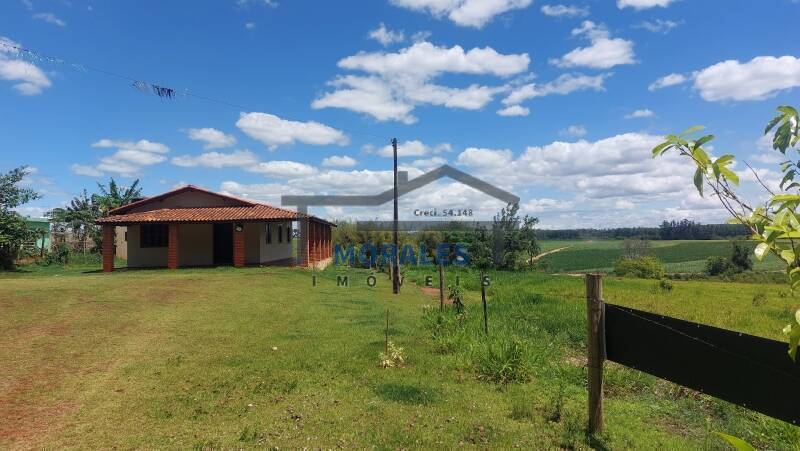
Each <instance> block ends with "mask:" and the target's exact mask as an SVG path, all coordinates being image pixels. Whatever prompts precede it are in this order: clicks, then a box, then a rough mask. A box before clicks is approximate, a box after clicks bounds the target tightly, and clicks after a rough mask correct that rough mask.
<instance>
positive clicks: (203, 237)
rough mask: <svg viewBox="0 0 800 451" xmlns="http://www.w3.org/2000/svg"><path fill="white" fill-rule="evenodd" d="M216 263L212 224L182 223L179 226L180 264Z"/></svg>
mask: <svg viewBox="0 0 800 451" xmlns="http://www.w3.org/2000/svg"><path fill="white" fill-rule="evenodd" d="M213 264H214V227H213V225H212V224H181V225H180V226H179V227H178V266H211V265H213Z"/></svg>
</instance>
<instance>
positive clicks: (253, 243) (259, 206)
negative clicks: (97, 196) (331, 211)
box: [97, 185, 334, 272]
mask: <svg viewBox="0 0 800 451" xmlns="http://www.w3.org/2000/svg"><path fill="white" fill-rule="evenodd" d="M295 223H296V224H297V229H299V231H300V233H299V237H297V238H295V237H294V236H293V235H294V234H293V231H294V229H295V227H294V225H293V224H295ZM97 224H98V225H101V226H102V228H103V271H105V272H110V271H113V270H114V256H115V245H114V241H115V236H116V237H117V240H120V239H122V241H124V249H125V253H126V254H127V260H128V264H127V265H128V267H129V268H152V267H167V268H178V267H190V266H216V265H233V266H236V267H241V266H245V265H298V266H303V267H320V266H325V265H327V264H328V263H329V262H330V261H331V257H332V246H331V231H332V227H334V224H332V223H330V222H328V221H325V220H324V219H320V218H317V217H315V216H311V215H309V214H306V213H300V212H297V211H292V210H287V209H283V208H278V207H273V206H271V205H267V204H263V203H258V202H253V201H249V200H244V199H239V198H236V197H232V196H227V195H224V194H219V193H215V192H212V191H208V190H205V189H202V188H199V187H197V186H193V185H188V186H184V187H182V188H178V189H176V190H173V191H169V192H166V193H164V194H160V195H158V196H153V197H148V198H146V199H142V200H139V201H136V202H133V203H130V204H128V205H125V206H122V207H119V208H115V209H113V210H111V211H109V214H108V216H106V217H104V218H101V219H99V220H97ZM117 227H120V228H121V227H125V231H124V233H120V234H117V233H116V231H115V229H116V228H117ZM295 241H297V242H296V243H295ZM295 245H296V246H295ZM295 247H296V248H297V249H299V251H297V252H295V250H294V249H295Z"/></svg>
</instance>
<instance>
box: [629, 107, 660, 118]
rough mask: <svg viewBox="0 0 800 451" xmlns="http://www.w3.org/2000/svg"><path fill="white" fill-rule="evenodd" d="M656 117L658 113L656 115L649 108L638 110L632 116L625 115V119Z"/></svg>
mask: <svg viewBox="0 0 800 451" xmlns="http://www.w3.org/2000/svg"><path fill="white" fill-rule="evenodd" d="M655 115H656V113H654V112H653V111H652V110H649V109H647V108H642V109H640V110H636V111H634V112H632V113H630V114H626V115H625V119H642V118H645V117H653V116H655Z"/></svg>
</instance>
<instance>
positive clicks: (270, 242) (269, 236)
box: [267, 224, 272, 244]
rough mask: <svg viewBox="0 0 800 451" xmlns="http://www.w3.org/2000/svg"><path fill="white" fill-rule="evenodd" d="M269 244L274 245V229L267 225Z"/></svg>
mask: <svg viewBox="0 0 800 451" xmlns="http://www.w3.org/2000/svg"><path fill="white" fill-rule="evenodd" d="M267 244H272V227H270V225H269V224H267Z"/></svg>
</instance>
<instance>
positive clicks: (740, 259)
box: [731, 242, 753, 272]
mask: <svg viewBox="0 0 800 451" xmlns="http://www.w3.org/2000/svg"><path fill="white" fill-rule="evenodd" d="M750 254H752V252H751V251H750V250H749V249H748V248H747V247H745V246H742V245H741V244H739V243H737V242H734V243H733V252H732V253H731V264H732V265H733V266H734V267H735V268H736V269H737V270H738V272H742V271H750V270H751V269H753V260H752V258H751V257H750Z"/></svg>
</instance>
